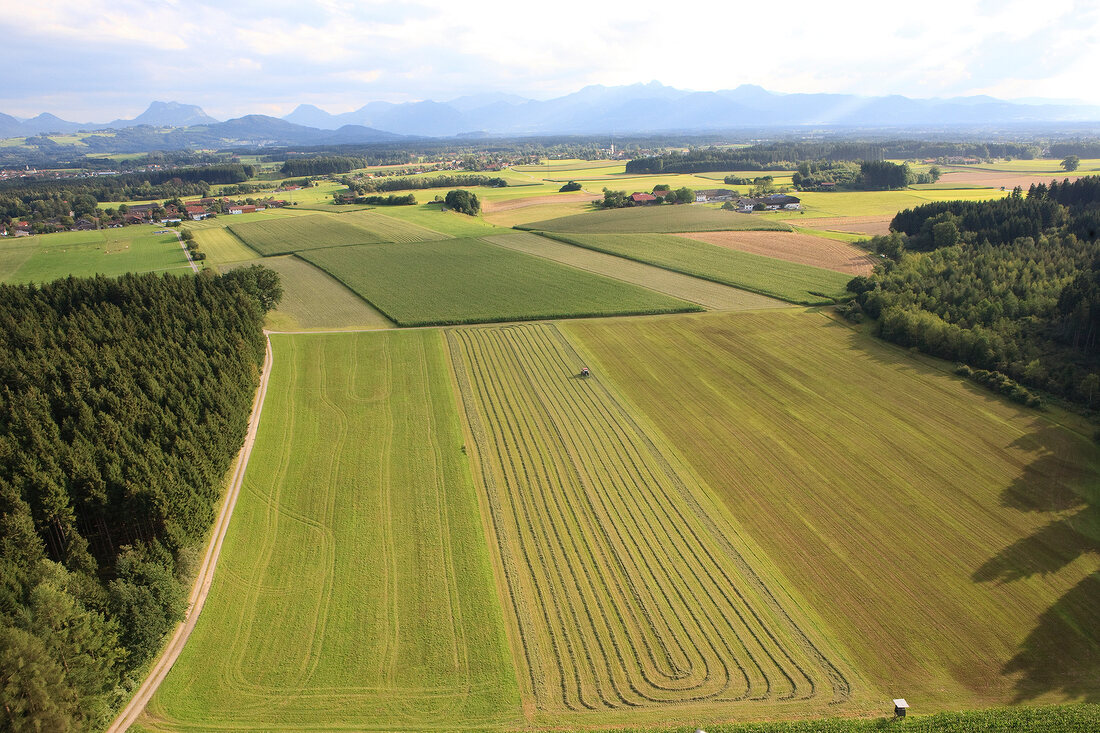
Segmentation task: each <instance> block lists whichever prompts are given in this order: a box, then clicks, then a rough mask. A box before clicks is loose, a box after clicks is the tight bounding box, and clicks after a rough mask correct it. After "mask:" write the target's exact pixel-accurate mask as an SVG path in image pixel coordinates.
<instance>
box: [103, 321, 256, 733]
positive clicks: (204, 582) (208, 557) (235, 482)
mask: <svg viewBox="0 0 1100 733" xmlns="http://www.w3.org/2000/svg"><path fill="white" fill-rule="evenodd" d="M265 339H266V341H267V353H266V355H265V356H264V366H263V373H262V374H261V375H260V386H259V388H258V389H257V390H256V399H255V400H254V401H253V403H252V414H251V415H250V416H249V418H248V432H247V433H246V434H245V438H244V445H242V446H241V451H240V453H238V454H237V462H236V465H235V467H234V469H233V478H232V480H231V481H230V483H229V489H228V491H226V494H225V501H224V502H222V508H221V511H220V512H219V513H218V518H217V520H216V521H215V522H214V531H213V533H212V534H211V536H210V543H209V544H208V545H207V547H206V554H205V555H204V556H203V559H202V566H201V567H200V568H199V574H198V577H196V578H195V585H194V587H193V588H192V589H191V596H190V598H188V601H187V612H186V614H185V615H184V617H183V621H182V622H181V623H179V624H178V625H177V626H176V630H175V632H174V633H173V634H172V638H171V640H169V642H168V645H167V646H165V647H164V651H162V652H161V655H160V657H159V658H158V659H157V660H156V662H155V663H154V664H153V666H152V667H151V668H150V669H149V674H148V676H147V677H146V678H145V681H144V682H142V683H141V686H140V687H139V688H138V690H137V692H136V693H134V697H133V699H131V700H130V702H129V703H128V704H127V705H126V707H124V708H123V709H122V712H120V713H119V714H118V717H117V718H115V720H114V722H113V723H111V725H110V727H109V728H107V733H125V731H126V730H127V729H128V728H129V727H130V726H131V725H133V724H134V721H136V720H137V718H138V716H139V715H141V712H142V711H143V710H145V706H146V705H147V704H149V700H150V699H151V698H152V697H153V693H155V692H156V691H157V688H158V687H160V683H161V682H163V681H164V678H165V677H167V676H168V672H169V671H170V670H171V669H172V665H173V664H175V663H176V659H178V658H179V655H180V652H181V651H183V645H184V644H186V643H187V639H188V637H190V636H191V632H192V631H193V630H194V628H195V623H196V622H197V621H198V620H199V614H200V613H201V612H202V607H203V605H204V604H205V603H206V596H207V594H209V593H210V586H211V584H212V583H213V582H214V570H215V568H216V567H217V564H218V557H219V556H220V555H221V551H222V540H224V539H225V532H226V529H228V528H229V520H230V518H231V517H232V516H233V507H234V506H236V504H237V496H238V494H240V491H241V482H242V481H243V480H244V472H245V469H246V468H247V467H248V457H249V456H250V455H251V454H252V446H253V444H254V443H255V442H256V430H257V429H258V428H259V426H260V413H261V412H262V411H263V407H264V397H265V396H266V395H267V379H268V376H269V375H270V374H271V362H272V358H271V338H270V337H269V336H267V335H266V334H265Z"/></svg>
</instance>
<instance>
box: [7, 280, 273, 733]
mask: <svg viewBox="0 0 1100 733" xmlns="http://www.w3.org/2000/svg"><path fill="white" fill-rule="evenodd" d="M279 295H280V288H279V285H278V276H277V275H276V274H275V273H273V272H271V271H270V270H266V269H264V268H262V267H253V268H250V269H247V270H237V271H234V272H231V273H229V274H227V275H222V276H207V275H206V274H205V273H204V274H202V275H199V276H188V277H178V276H170V275H156V274H147V275H127V276H123V277H121V278H118V279H110V278H104V277H96V278H82V279H78V278H68V279H63V280H57V281H55V282H53V283H50V284H47V285H42V286H37V287H36V286H17V285H2V286H0V680H2V681H3V684H2V686H0V698H2V699H0V704H2V708H3V711H2V712H0V719H2V724H0V729H5V730H43V731H45V730H49V731H65V730H85V729H95V728H98V727H102V725H103V724H105V723H106V722H108V718H109V716H110V715H111V713H112V712H113V710H114V709H115V708H116V707H117V706H118V704H119V703H120V702H121V700H122V698H123V697H124V696H125V694H127V692H128V690H129V688H131V687H132V683H133V680H131V679H130V674H131V672H132V671H133V670H135V669H136V668H138V667H139V666H141V665H142V664H143V663H145V662H146V661H147V660H148V659H149V657H150V656H151V655H152V654H153V653H155V651H156V650H157V649H158V648H159V646H160V643H161V638H162V636H163V634H164V632H165V631H166V630H167V629H169V628H170V626H171V625H172V623H173V622H174V621H175V620H176V619H178V618H179V617H180V615H181V613H182V611H183V602H184V596H185V593H184V582H183V581H184V580H185V579H186V578H187V577H188V576H189V574H190V572H191V570H192V565H193V564H194V561H195V559H196V558H197V557H198V546H199V545H200V544H201V542H202V540H203V538H204V537H205V534H206V532H207V530H208V529H209V527H210V525H211V523H212V521H213V517H214V510H215V505H216V504H217V502H218V500H219V498H220V495H221V490H222V487H223V483H224V480H225V474H226V471H227V470H228V468H229V466H230V463H231V461H232V459H233V457H234V455H235V454H236V452H237V451H238V450H239V448H240V446H241V443H242V441H243V438H244V433H245V428H246V423H247V419H248V413H249V410H250V406H251V403H252V399H253V394H254V392H255V389H256V386H257V384H258V379H259V368H260V365H261V364H262V360H263V355H264V348H265V342H264V337H263V331H262V321H263V317H264V314H265V312H266V310H267V309H269V308H270V307H272V306H273V305H274V303H275V302H276V301H277V300H278V297H279Z"/></svg>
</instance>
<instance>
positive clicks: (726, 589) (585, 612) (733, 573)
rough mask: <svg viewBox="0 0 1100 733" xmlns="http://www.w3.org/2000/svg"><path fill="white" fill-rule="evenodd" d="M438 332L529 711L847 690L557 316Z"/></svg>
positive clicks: (770, 582)
mask: <svg viewBox="0 0 1100 733" xmlns="http://www.w3.org/2000/svg"><path fill="white" fill-rule="evenodd" d="M644 320H649V319H644ZM659 320H663V319H659ZM447 339H448V343H449V345H450V348H451V353H452V361H453V363H454V365H455V370H456V375H457V381H458V387H459V390H460V391H461V393H462V402H463V405H464V410H465V415H466V424H467V427H468V430H469V435H470V440H471V448H476V450H475V451H474V453H475V455H474V457H473V462H474V466H475V477H476V480H477V481H478V483H479V484H480V486H481V489H482V491H483V492H484V495H485V497H486V499H487V505H488V512H489V518H490V519H491V527H492V538H493V547H494V552H495V554H496V560H495V561H496V563H497V567H498V585H500V586H501V591H502V595H503V598H504V599H505V605H506V608H507V613H508V617H509V623H510V626H511V631H512V635H511V642H512V649H513V654H514V656H515V657H516V659H517V664H518V666H519V668H520V670H521V672H520V685H521V690H522V693H523V695H524V699H525V702H526V701H527V700H531V701H533V703H534V705H535V706H536V708H537V710H538V713H537V715H538V717H537V718H536V721H539V722H549V721H555V722H558V723H562V724H569V725H593V724H609V723H612V722H614V723H616V724H620V725H621V724H629V723H630V722H634V723H636V722H638V721H639V720H645V719H647V718H648V719H654V720H664V721H671V720H680V721H682V720H683V719H684V718H685V716H687V719H691V720H695V719H698V716H699V715H704V714H705V715H716V714H722V715H725V716H727V717H733V716H737V715H744V716H748V715H752V714H754V713H753V711H755V713H756V714H760V713H768V714H776V713H777V712H778V711H787V714H792V713H795V714H797V713H796V711H798V712H802V713H804V712H806V711H811V710H814V711H824V710H828V709H833V710H836V709H843V708H844V706H845V705H847V704H848V703H849V702H850V699H851V696H852V689H851V688H852V679H853V678H852V675H851V672H850V671H848V670H847V669H846V666H845V664H844V662H843V661H842V660H841V659H840V658H839V657H838V656H837V655H836V654H835V652H834V651H833V650H832V648H831V647H830V646H829V644H828V642H827V641H826V640H824V639H822V638H820V637H819V636H818V634H817V631H816V628H817V625H818V624H819V623H820V621H819V620H817V619H814V618H812V617H809V616H807V615H805V614H804V612H803V610H802V607H801V605H800V604H799V603H798V602H796V601H795V600H793V599H792V598H791V596H789V595H788V594H787V593H786V591H785V589H784V584H783V581H782V580H781V579H777V578H776V577H775V576H774V575H773V574H771V572H770V568H768V567H767V566H765V565H761V564H759V563H758V561H757V558H756V555H755V553H754V552H753V549H752V547H751V546H750V545H747V544H745V543H744V542H742V541H741V532H742V530H741V529H740V528H739V527H738V526H737V525H736V524H735V523H734V521H733V519H732V517H731V516H730V515H729V514H727V513H726V512H724V511H723V510H722V509H721V507H720V506H719V505H718V504H716V503H715V502H714V501H713V496H714V495H713V493H712V492H711V491H710V490H709V489H707V488H705V487H703V486H702V485H700V484H699V483H698V480H697V478H696V477H695V474H694V473H692V472H691V471H689V470H687V469H685V468H684V466H683V465H682V464H680V463H679V461H678V459H677V458H676V455H675V452H674V450H673V449H672V448H671V446H670V444H668V443H666V442H665V441H664V440H663V439H662V438H660V437H659V436H658V434H657V433H655V432H654V431H653V430H652V429H651V428H649V427H647V425H646V424H644V423H642V422H639V421H638V420H636V419H635V417H634V412H633V411H632V409H631V408H629V407H628V406H627V405H625V404H624V403H623V402H622V401H621V400H620V399H619V397H618V395H617V392H616V391H615V390H614V389H611V388H610V387H609V386H608V385H609V384H610V383H609V382H608V381H605V379H604V377H603V376H601V372H600V371H599V370H597V371H596V372H595V374H594V375H593V376H591V377H588V378H582V377H580V376H579V375H578V370H579V369H580V367H581V365H583V364H584V363H585V360H584V358H583V357H582V356H581V355H580V354H579V353H577V352H576V351H575V350H574V349H573V347H572V346H571V345H570V343H569V341H568V340H567V339H565V338H564V337H563V336H562V333H561V332H560V331H559V329H558V327H557V326H556V325H554V324H523V325H512V326H497V327H489V328H466V329H453V330H449V331H447ZM501 576H503V579H502V580H501V579H500V578H501ZM719 711H720V713H719Z"/></svg>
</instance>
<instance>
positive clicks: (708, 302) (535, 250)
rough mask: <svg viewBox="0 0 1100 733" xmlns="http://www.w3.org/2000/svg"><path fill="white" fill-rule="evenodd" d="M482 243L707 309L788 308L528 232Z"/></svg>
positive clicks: (707, 282) (742, 292) (728, 287)
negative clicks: (620, 281)
mask: <svg viewBox="0 0 1100 733" xmlns="http://www.w3.org/2000/svg"><path fill="white" fill-rule="evenodd" d="M485 241H486V242H489V243H490V244H495V245H497V246H499V247H507V248H509V249H514V250H516V251H517V252H523V253H525V254H530V255H535V256H537V257H545V258H546V259H549V260H554V261H555V262H560V263H561V264H563V265H569V266H570V267H577V268H580V269H582V270H588V271H589V272H595V273H597V274H599V275H606V276H607V277H613V278H615V279H616V280H624V281H626V282H628V283H633V284H635V285H640V286H641V287H643V288H648V289H650V290H655V291H657V292H658V293H664V294H665V295H671V296H672V297H674V298H680V299H682V300H687V301H690V302H692V303H698V304H699V305H701V306H703V307H704V308H706V309H708V310H755V309H758V308H788V307H790V304H788V303H785V302H783V301H781V300H775V299H774V298H768V297H766V296H763V295H758V294H756V293H750V292H749V291H747V290H741V289H739V288H732V287H730V286H728V285H722V284H720V283H716V282H713V281H711V280H703V279H702V278H698V277H691V276H690V275H684V274H681V273H679V272H673V271H671V270H666V269H664V268H661V267H655V266H654V265H647V264H645V263H642V262H638V261H636V260H628V259H626V258H625V257H616V256H615V255H609V254H605V253H603V252H597V251H596V250H593V249H587V248H585V247H578V246H576V245H572V244H567V243H565V242H560V241H558V240H556V239H550V238H549V237H544V236H540V235H538V234H534V233H530V232H517V233H515V234H501V235H498V236H494V237H486V238H485Z"/></svg>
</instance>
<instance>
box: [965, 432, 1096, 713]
mask: <svg viewBox="0 0 1100 733" xmlns="http://www.w3.org/2000/svg"><path fill="white" fill-rule="evenodd" d="M1014 447H1018V448H1023V449H1026V450H1032V451H1038V452H1039V454H1040V455H1039V457H1038V458H1037V459H1036V460H1035V461H1033V462H1032V463H1031V464H1030V465H1028V466H1027V467H1026V468H1025V469H1024V472H1023V474H1022V475H1021V476H1020V477H1019V478H1018V479H1016V480H1015V481H1013V482H1012V484H1010V485H1009V486H1008V487H1006V488H1005V489H1004V491H1003V492H1002V493H1001V502H1002V504H1003V505H1004V506H1006V507H1011V508H1014V509H1017V510H1019V511H1022V512H1044V513H1046V512H1058V513H1059V516H1058V518H1057V519H1052V521H1051V522H1049V523H1048V524H1047V525H1045V526H1044V527H1041V528H1040V529H1038V530H1037V531H1036V532H1034V533H1033V534H1031V535H1030V536H1028V537H1024V538H1023V539H1021V540H1019V541H1017V542H1014V543H1012V544H1011V545H1009V546H1008V547H1006V548H1004V549H1003V550H1001V551H1000V552H999V553H997V555H995V556H994V557H992V558H990V559H989V560H988V561H987V562H986V563H985V564H984V565H982V567H980V568H979V569H978V570H977V571H976V572H975V573H974V576H973V577H974V580H975V581H977V582H980V583H993V582H996V583H1011V582H1013V581H1016V580H1021V579H1023V578H1028V577H1031V576H1033V575H1036V574H1039V575H1046V574H1049V573H1055V572H1057V571H1059V570H1061V569H1062V568H1064V567H1066V566H1067V565H1069V564H1070V563H1072V562H1074V561H1075V560H1077V559H1078V558H1080V557H1082V556H1084V555H1090V554H1091V555H1097V554H1100V476H1098V475H1097V474H1096V472H1095V470H1091V469H1090V468H1089V467H1088V466H1082V465H1081V464H1080V463H1073V462H1071V461H1069V460H1067V459H1066V457H1065V455H1066V452H1067V447H1068V446H1067V442H1066V433H1065V432H1064V431H1062V430H1060V429H1058V428H1054V427H1045V428H1042V429H1041V430H1039V431H1038V432H1036V433H1032V434H1031V435H1027V436H1024V437H1023V438H1021V439H1019V440H1018V441H1016V443H1014ZM1070 512H1072V513H1070ZM1002 672H1004V673H1005V674H1008V675H1019V679H1018V680H1017V682H1016V702H1024V701H1027V700H1032V699H1034V698H1036V697H1039V696H1040V695H1043V694H1045V693H1058V694H1061V695H1064V696H1066V697H1067V698H1073V699H1079V700H1084V701H1086V702H1100V573H1092V574H1091V575H1089V576H1086V577H1085V578H1083V579H1082V580H1081V581H1080V582H1079V583H1078V584H1077V585H1075V586H1074V587H1073V588H1071V589H1070V590H1069V591H1067V592H1066V593H1065V595H1063V596H1062V597H1061V598H1059V599H1058V600H1057V601H1056V602H1055V603H1054V604H1053V605H1052V606H1051V607H1050V608H1048V609H1047V610H1046V611H1044V612H1043V613H1042V614H1041V615H1040V616H1039V620H1038V624H1037V625H1036V627H1035V628H1034V629H1033V630H1032V631H1031V633H1030V634H1028V636H1027V638H1026V639H1024V641H1023V643H1022V644H1021V646H1020V649H1019V651H1018V652H1017V654H1016V656H1014V657H1013V658H1012V659H1011V660H1010V661H1009V662H1008V663H1007V664H1006V665H1005V666H1004V668H1003V670H1002Z"/></svg>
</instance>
